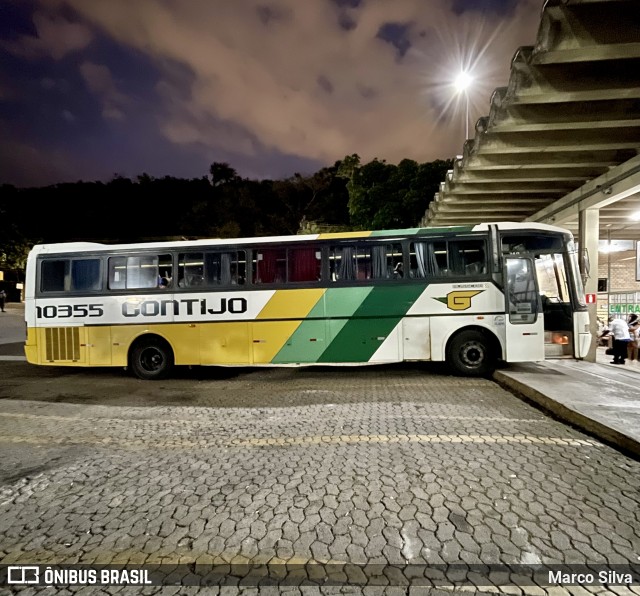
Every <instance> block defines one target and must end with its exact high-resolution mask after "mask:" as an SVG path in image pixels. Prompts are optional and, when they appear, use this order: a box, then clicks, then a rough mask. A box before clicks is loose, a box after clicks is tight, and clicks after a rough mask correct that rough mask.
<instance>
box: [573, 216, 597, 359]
mask: <svg viewBox="0 0 640 596" xmlns="http://www.w3.org/2000/svg"><path fill="white" fill-rule="evenodd" d="M599 238H600V211H599V209H582V210H581V211H580V213H579V218H578V246H579V247H580V274H581V275H582V281H583V283H584V291H585V294H597V293H598V240H599ZM587 308H588V310H589V323H590V329H591V337H592V340H591V347H590V348H589V353H588V354H587V356H586V358H585V360H587V361H589V362H595V361H596V345H597V339H596V338H597V336H598V317H597V308H598V305H597V303H594V304H588V305H587Z"/></svg>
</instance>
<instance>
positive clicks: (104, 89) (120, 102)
mask: <svg viewBox="0 0 640 596" xmlns="http://www.w3.org/2000/svg"><path fill="white" fill-rule="evenodd" d="M79 68H80V74H81V75H82V78H83V79H84V81H85V83H86V85H87V87H88V89H89V91H91V92H92V93H93V94H94V95H96V96H97V97H98V98H99V99H100V100H101V101H102V117H103V118H105V119H106V120H124V118H125V115H124V111H123V108H124V107H125V106H126V105H127V104H128V103H129V99H128V98H127V96H126V95H124V94H123V93H121V92H120V91H118V89H117V87H116V84H115V82H114V80H113V77H112V76H111V71H110V70H109V68H108V67H106V66H104V65H103V64H94V63H93V62H88V61H87V62H83V63H82V64H80V67H79Z"/></svg>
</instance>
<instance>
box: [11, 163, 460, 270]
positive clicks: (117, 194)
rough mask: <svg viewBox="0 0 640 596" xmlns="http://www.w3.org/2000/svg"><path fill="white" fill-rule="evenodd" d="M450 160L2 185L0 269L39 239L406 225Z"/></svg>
mask: <svg viewBox="0 0 640 596" xmlns="http://www.w3.org/2000/svg"><path fill="white" fill-rule="evenodd" d="M451 167H452V160H447V161H443V160H438V161H435V162H431V163H423V164H420V163H417V162H415V161H412V160H409V159H405V160H403V161H401V162H400V163H399V164H398V165H393V164H389V163H387V162H385V161H384V160H378V159H374V160H372V161H370V162H368V163H366V164H362V163H361V161H360V158H359V156H358V155H355V154H354V155H350V156H347V157H345V158H344V159H343V160H341V161H338V162H336V163H335V164H334V165H333V166H331V167H326V168H322V169H321V170H319V171H317V172H315V173H314V174H311V175H302V174H295V175H294V176H292V177H290V178H286V179H282V180H250V179H247V178H242V177H241V176H239V175H238V173H237V172H236V170H235V169H234V168H233V167H231V166H230V165H229V164H227V163H218V162H216V163H213V164H212V165H211V167H210V171H209V175H208V176H203V177H202V178H194V179H181V178H174V177H171V176H165V177H163V178H153V177H151V176H149V175H148V174H142V175H140V176H138V177H137V179H135V180H130V179H128V178H123V177H121V176H114V178H113V179H112V180H110V181H109V182H82V181H79V182H76V183H65V184H56V185H53V186H47V187H42V188H15V187H13V186H10V185H3V186H1V187H0V269H4V270H19V269H22V268H23V267H24V263H25V259H26V255H27V253H28V251H29V249H30V248H31V246H33V244H36V243H46V242H70V241H95V242H105V243H117V242H142V241H149V240H169V239H179V238H186V239H195V238H234V237H241V236H244V237H249V236H269V235H285V234H296V233H300V232H301V231H302V232H315V231H317V230H321V229H331V230H366V229H372V230H373V229H387V228H388V229H391V228H400V227H412V226H415V225H416V223H417V222H418V221H419V219H420V217H421V216H422V214H423V213H424V211H425V210H426V209H427V208H428V205H429V202H430V201H431V199H432V198H433V195H434V193H435V192H436V191H437V189H438V185H439V183H440V182H441V181H442V180H443V179H444V176H445V173H446V171H447V170H448V169H450V168H451Z"/></svg>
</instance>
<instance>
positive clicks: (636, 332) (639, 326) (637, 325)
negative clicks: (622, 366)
mask: <svg viewBox="0 0 640 596" xmlns="http://www.w3.org/2000/svg"><path fill="white" fill-rule="evenodd" d="M627 323H628V325H629V337H630V338H631V341H630V342H629V344H628V347H627V357H628V358H629V360H638V359H639V358H638V340H640V319H639V318H638V315H637V314H635V313H632V314H630V315H629V320H628V321H627Z"/></svg>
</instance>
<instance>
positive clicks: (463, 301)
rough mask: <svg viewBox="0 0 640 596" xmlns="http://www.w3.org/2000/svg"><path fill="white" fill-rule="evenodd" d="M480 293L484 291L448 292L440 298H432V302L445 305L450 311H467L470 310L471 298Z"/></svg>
mask: <svg viewBox="0 0 640 596" xmlns="http://www.w3.org/2000/svg"><path fill="white" fill-rule="evenodd" d="M482 292H484V290H456V291H455V292H449V293H448V294H447V295H446V296H444V297H442V298H434V300H437V301H438V302H442V303H443V304H446V305H447V308H448V309H450V310H467V309H468V308H471V298H473V297H474V296H476V295H477V294H480V293H482Z"/></svg>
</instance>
